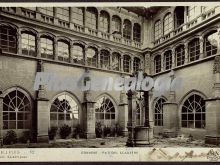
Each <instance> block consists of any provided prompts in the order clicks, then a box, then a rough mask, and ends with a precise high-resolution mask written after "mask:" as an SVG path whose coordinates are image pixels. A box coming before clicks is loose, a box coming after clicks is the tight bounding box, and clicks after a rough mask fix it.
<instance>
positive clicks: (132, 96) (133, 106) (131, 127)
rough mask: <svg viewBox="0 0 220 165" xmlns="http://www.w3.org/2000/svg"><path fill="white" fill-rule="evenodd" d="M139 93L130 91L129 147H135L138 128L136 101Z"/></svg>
mask: <svg viewBox="0 0 220 165" xmlns="http://www.w3.org/2000/svg"><path fill="white" fill-rule="evenodd" d="M136 95H137V92H136V91H128V93H127V96H128V124H127V128H128V140H127V144H126V145H127V146H129V147H134V145H135V143H134V138H135V137H134V133H135V132H134V131H135V130H134V129H135V126H136V108H137V107H136V99H137V96H136Z"/></svg>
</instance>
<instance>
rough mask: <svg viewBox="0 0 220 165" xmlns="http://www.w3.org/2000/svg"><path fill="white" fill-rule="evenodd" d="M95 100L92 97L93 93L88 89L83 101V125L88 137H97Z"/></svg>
mask: <svg viewBox="0 0 220 165" xmlns="http://www.w3.org/2000/svg"><path fill="white" fill-rule="evenodd" d="M94 105H95V102H94V101H92V99H91V93H90V92H89V91H86V92H85V93H84V102H83V116H84V119H83V126H84V128H85V136H86V138H87V139H95V138H96V134H95V108H94Z"/></svg>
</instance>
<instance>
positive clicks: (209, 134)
mask: <svg viewBox="0 0 220 165" xmlns="http://www.w3.org/2000/svg"><path fill="white" fill-rule="evenodd" d="M219 119H220V98H215V99H208V100H206V136H205V143H207V144H216V145H218V144H220V120H219Z"/></svg>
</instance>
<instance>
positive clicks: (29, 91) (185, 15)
mask: <svg viewBox="0 0 220 165" xmlns="http://www.w3.org/2000/svg"><path fill="white" fill-rule="evenodd" d="M219 32H220V7H219V6H210V7H208V6H177V7H176V6H160V7H159V6H157V7H153V6H152V7H149V8H144V7H111V8H110V7H26V8H25V7H1V8H0V137H1V138H2V137H3V136H4V135H5V134H6V132H7V131H9V130H15V131H16V133H17V135H18V136H21V134H22V133H23V132H24V131H28V130H31V133H32V134H33V136H34V138H35V139H34V140H35V141H37V142H45V141H46V142H48V129H50V128H51V127H52V126H58V127H60V126H61V125H63V124H67V125H69V126H71V127H72V128H73V129H74V128H75V127H76V125H77V124H80V126H81V127H82V128H84V129H85V137H86V138H95V137H96V134H95V126H96V123H97V122H101V124H102V125H108V126H112V125H116V124H118V125H120V126H121V127H122V129H123V130H122V131H123V133H124V135H126V136H127V135H128V128H127V126H128V127H129V124H130V123H132V121H130V119H131V118H130V117H129V115H131V114H132V115H133V116H132V120H135V128H136V129H138V128H140V127H142V126H145V120H146V118H145V115H146V112H145V111H144V108H143V107H144V104H143V102H144V101H143V97H140V96H139V95H138V93H139V92H137V95H135V94H134V95H132V96H129V97H127V95H126V94H127V92H126V91H113V90H112V91H92V90H85V91H81V90H79V89H76V90H73V91H70V90H59V91H49V90H47V88H46V86H45V85H41V86H40V88H39V90H37V91H35V90H34V82H35V77H36V74H37V72H45V73H49V72H52V73H56V75H58V76H60V77H61V76H64V77H71V76H74V77H80V76H82V75H83V74H84V73H86V72H88V71H89V72H90V73H91V74H92V75H93V76H94V77H99V76H100V77H111V78H112V79H113V80H116V79H119V78H125V77H127V76H131V75H132V74H133V73H135V72H137V71H138V70H139V69H141V70H143V71H144V72H145V73H147V74H148V75H149V76H150V77H152V78H153V79H154V81H156V79H158V78H160V77H162V76H164V75H167V74H168V73H170V72H171V71H172V73H173V74H171V75H170V76H171V79H175V78H181V79H182V80H183V86H182V88H181V89H180V90H173V89H171V88H170V89H169V90H168V91H166V92H164V93H163V95H162V96H161V95H154V93H153V91H152V90H151V91H149V93H148V100H147V102H148V105H145V107H146V106H148V107H149V121H148V122H149V126H147V127H148V128H152V131H153V134H154V135H158V134H163V135H165V136H170V137H175V136H177V135H184V136H186V137H188V136H189V135H191V136H193V138H199V139H205V142H206V143H211V144H219V143H220V120H218V119H219V118H220V112H219V110H220V73H219V68H220V66H219V61H220V60H219V55H220V54H219V53H220V46H219V39H220V38H219V34H220V33H219ZM70 83H71V82H70ZM101 83H102V82H101ZM128 99H131V100H132V106H131V105H130V103H129V102H128ZM145 102H146V100H145ZM131 108H132V109H131ZM127 124H128V125H127ZM135 128H134V129H135Z"/></svg>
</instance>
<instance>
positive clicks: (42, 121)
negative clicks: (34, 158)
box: [37, 98, 50, 143]
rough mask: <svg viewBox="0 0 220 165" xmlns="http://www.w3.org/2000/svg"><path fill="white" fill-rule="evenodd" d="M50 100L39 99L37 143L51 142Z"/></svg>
mask: <svg viewBox="0 0 220 165" xmlns="http://www.w3.org/2000/svg"><path fill="white" fill-rule="evenodd" d="M48 103H49V100H48V99H45V98H39V99H38V100H37V142H38V143H40V142H49V138H48V129H49V122H50V117H49V115H50V112H49V111H50V108H48V106H49V105H48Z"/></svg>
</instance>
